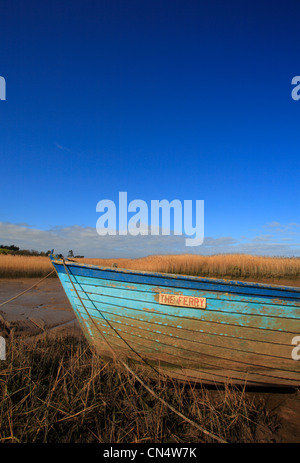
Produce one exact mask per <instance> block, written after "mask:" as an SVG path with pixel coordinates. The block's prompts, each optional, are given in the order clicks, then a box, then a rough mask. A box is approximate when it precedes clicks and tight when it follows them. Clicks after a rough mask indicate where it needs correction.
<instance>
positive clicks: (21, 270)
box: [0, 254, 300, 281]
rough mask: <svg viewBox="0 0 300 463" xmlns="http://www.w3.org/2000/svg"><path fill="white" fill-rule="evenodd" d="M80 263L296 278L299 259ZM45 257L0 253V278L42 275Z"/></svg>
mask: <svg viewBox="0 0 300 463" xmlns="http://www.w3.org/2000/svg"><path fill="white" fill-rule="evenodd" d="M75 260H76V261H77V262H80V263H87V264H92V265H103V266H108V267H110V266H112V265H113V264H114V263H116V264H117V265H118V268H126V269H132V270H144V271H152V272H163V273H179V274H185V275H196V276H203V277H220V278H233V279H251V278H252V279H254V280H258V279H272V280H280V279H290V280H295V281H296V280H297V279H298V281H300V258H296V257H294V258H286V257H263V256H252V255H248V254H222V255H214V256H201V255H190V254H185V255H182V254H181V255H165V256H164V255H154V256H148V257H143V258H138V259H125V258H120V259H92V258H90V259H89V258H84V259H75ZM52 268H53V267H52V265H51V261H50V259H49V258H48V257H41V256H34V257H33V256H13V255H0V277H1V278H14V277H42V276H45V275H46V274H47V273H49V272H50V271H51V270H52Z"/></svg>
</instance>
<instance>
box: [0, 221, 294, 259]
mask: <svg viewBox="0 0 300 463" xmlns="http://www.w3.org/2000/svg"><path fill="white" fill-rule="evenodd" d="M289 225H290V224H289ZM293 226H294V224H293ZM287 235H288V236H282V234H280V236H279V237H278V236H277V234H276V233H275V232H274V234H271V233H270V234H263V233H261V234H259V235H257V236H255V237H253V238H245V237H244V236H243V237H241V238H239V239H237V238H234V237H231V236H224V237H219V238H214V237H210V236H207V237H205V238H204V243H203V244H202V245H201V246H197V247H191V248H188V247H186V246H185V238H186V237H185V236H174V235H170V236H162V235H159V236H153V235H150V234H149V235H145V236H141V235H138V236H131V235H126V236H119V235H114V236H110V235H106V236H99V235H98V234H97V231H96V228H94V227H82V226H79V225H73V226H69V227H58V226H57V227H54V228H52V229H49V230H40V229H38V228H34V227H31V226H30V225H28V224H23V223H22V224H21V223H18V224H13V223H9V222H0V244H3V245H5V244H6V245H10V244H15V245H16V246H19V247H20V248H22V249H35V250H37V251H47V250H49V249H50V250H51V249H54V250H55V252H56V253H62V254H63V255H67V254H68V251H69V250H70V249H72V250H73V252H74V254H75V255H84V256H85V257H103V258H105V257H112V258H113V257H131V258H135V257H142V256H146V255H150V254H203V255H210V254H223V253H224V254H225V253H246V254H258V255H274V256H275V255H282V256H300V234H299V229H298V233H297V234H296V235H295V238H297V237H298V238H299V239H298V240H297V241H295V239H293V240H291V238H290V236H291V235H290V233H288V231H287Z"/></svg>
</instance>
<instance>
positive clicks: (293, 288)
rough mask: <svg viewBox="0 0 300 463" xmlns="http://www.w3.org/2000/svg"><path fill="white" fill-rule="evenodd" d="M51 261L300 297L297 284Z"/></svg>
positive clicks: (58, 261)
mask: <svg viewBox="0 0 300 463" xmlns="http://www.w3.org/2000/svg"><path fill="white" fill-rule="evenodd" d="M50 258H51V261H52V263H53V264H57V265H62V266H63V265H64V263H65V265H68V267H83V268H87V269H92V270H103V271H109V272H112V273H125V274H132V275H137V276H139V275H141V276H149V277H151V276H153V277H159V278H170V279H176V280H190V281H194V282H197V281H199V282H202V283H208V284H211V283H215V284H223V285H228V286H237V287H238V286H239V287H244V288H247V287H249V288H260V289H271V290H282V291H290V292H295V293H299V297H300V287H297V286H282V285H275V284H268V283H256V282H254V281H245V282H244V281H240V280H228V279H225V278H209V277H201V276H195V275H184V274H176V273H163V272H151V271H147V270H135V269H125V268H119V267H106V266H102V265H92V264H85V263H80V262H74V261H68V260H66V261H65V262H63V260H61V259H57V258H56V257H52V256H50Z"/></svg>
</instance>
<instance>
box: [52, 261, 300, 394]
mask: <svg viewBox="0 0 300 463" xmlns="http://www.w3.org/2000/svg"><path fill="white" fill-rule="evenodd" d="M51 259H52V263H53V265H54V267H55V268H56V270H57V273H58V276H59V278H60V281H61V283H62V285H63V288H64V290H65V292H66V294H67V296H68V298H69V300H70V303H71V305H72V307H73V309H74V312H75V314H76V315H77V318H78V320H79V322H80V325H81V327H82V330H83V332H84V334H85V335H86V337H87V338H88V339H89V341H90V342H91V343H92V344H93V345H94V346H95V348H96V349H97V351H98V352H99V354H100V355H103V356H106V357H111V351H110V350H109V348H108V346H107V344H106V342H105V341H104V340H103V337H102V336H104V337H105V339H106V340H107V341H108V342H109V344H110V345H111V346H112V347H113V349H114V351H115V352H116V354H117V355H118V356H119V357H122V358H123V359H126V358H131V359H133V360H136V361H139V362H140V361H141V359H140V357H139V356H137V354H136V352H137V353H138V354H139V355H140V356H141V357H143V358H144V359H146V360H147V362H149V363H150V364H152V365H154V366H155V368H156V369H160V370H161V371H162V372H164V373H165V374H167V375H169V376H170V377H172V378H178V379H180V380H188V381H196V382H202V383H205V384H211V383H213V384H220V383H226V382H231V383H233V384H242V385H243V384H245V383H247V384H248V385H254V386H273V387H275V386H279V387H299V386H300V361H296V360H293V358H292V351H293V349H294V348H295V346H294V345H293V344H292V342H293V338H294V337H295V336H300V289H299V288H292V287H285V286H275V285H264V284H257V283H244V282H238V281H229V280H221V279H209V278H200V277H190V276H183V275H169V274H160V273H151V272H138V271H132V270H123V269H116V268H106V267H97V266H91V265H84V264H77V263H74V262H66V263H65V265H66V266H67V269H68V272H69V275H68V274H67V273H66V270H65V267H64V264H63V262H62V261H61V260H59V259H57V258H55V256H51ZM69 276H70V277H69ZM70 279H71V281H70ZM74 288H75V289H76V291H75V289H74ZM160 294H163V295H170V298H167V299H166V300H168V301H171V302H170V305H166V304H162V303H161V301H162V300H164V299H163V298H160ZM78 296H79V297H78ZM164 297H165V296H164ZM198 299H199V300H200V299H201V300H204V299H205V305H204V304H203V305H202V306H201V304H200V305H199V304H198V305H199V306H198V307H197V303H196V302H197V300H198ZM176 301H179V302H180V304H182V305H183V304H185V303H186V304H189V305H190V306H185V305H184V306H182V305H178V306H176V305H175V304H176ZM195 301H196V302H195ZM173 302H174V305H172V304H173ZM100 333H102V335H100ZM124 341H126V342H124ZM129 346H130V347H131V348H132V349H130V347H129ZM149 373H150V372H149Z"/></svg>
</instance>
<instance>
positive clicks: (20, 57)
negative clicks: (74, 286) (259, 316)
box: [0, 0, 300, 257]
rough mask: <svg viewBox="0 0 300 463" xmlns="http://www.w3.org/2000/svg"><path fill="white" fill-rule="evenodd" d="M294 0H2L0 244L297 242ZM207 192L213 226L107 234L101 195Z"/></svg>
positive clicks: (278, 250) (197, 195) (124, 246)
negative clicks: (172, 232)
mask: <svg viewBox="0 0 300 463" xmlns="http://www.w3.org/2000/svg"><path fill="white" fill-rule="evenodd" d="M299 13H300V4H299V2H298V1H286V2H271V1H249V0H245V1H243V2H241V1H233V0H229V1H227V2H224V1H221V0H218V1H209V2H208V1H201V0H198V1H190V0H186V1H164V0H159V1H156V0H151V1H144V0H139V1H134V0H128V1H126V2H125V1H120V0H109V1H100V0H98V1H90V0H87V1H76V0H73V1H66V0H63V1H62V0H61V1H56V0H51V1H48V0H43V1H42V2H41V1H37V0H36V1H33V0H27V1H25V0H23V1H20V0H14V1H13V2H11V1H8V0H7V1H2V2H1V19H0V43H1V46H0V75H1V76H3V77H4V78H5V80H6V101H0V121H1V124H0V134H1V138H0V153H1V154H0V156H1V172H2V175H1V184H0V244H12V243H14V244H17V245H20V246H22V247H23V246H24V247H29V248H31V249H38V250H47V249H50V248H52V247H55V248H56V250H57V251H58V252H67V250H68V249H71V248H72V249H74V252H75V253H77V254H83V253H84V254H85V255H87V256H90V257H92V256H95V257H96V256H97V257H98V256H99V257H101V256H103V257H118V256H122V257H123V256H129V257H130V256H134V257H136V256H138V255H146V254H152V253H162V252H164V253H168V252H172V253H175V252H197V253H200V254H201V253H218V252H250V253H254V254H268V255H298V256H300V225H299V224H300V217H299V215H300V214H299V196H300V195H299V193H300V186H299V185H300V182H299V164H300V161H299V159H300V156H299V154H300V152H299V123H300V100H299V101H295V100H293V99H292V98H291V91H292V85H291V80H292V78H293V77H294V76H296V75H300V60H299V43H300V28H299V17H300V15H299ZM121 191H126V192H128V200H129V201H131V200H134V199H143V200H144V201H146V202H148V203H150V201H151V199H160V200H161V199H167V200H169V201H171V200H173V199H179V200H181V201H183V200H184V199H190V200H193V201H196V199H201V200H204V202H205V241H204V245H203V246H199V247H197V248H194V249H193V250H191V249H189V250H187V249H186V248H185V247H184V246H182V242H181V241H180V240H176V239H173V238H174V237H173V238H172V237H167V239H165V240H161V241H160V240H159V239H157V238H155V239H154V238H152V237H146V238H144V241H142V238H141V239H140V240H139V239H135V240H132V239H131V237H130V238H128V239H127V240H126V239H121V238H120V237H117V238H114V237H110V236H107V237H106V239H105V238H104V237H99V236H97V234H96V233H95V227H96V222H97V219H98V218H99V214H98V213H97V212H96V205H97V203H98V201H100V200H102V199H111V200H114V201H115V202H116V203H117V201H118V195H119V192H121Z"/></svg>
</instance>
